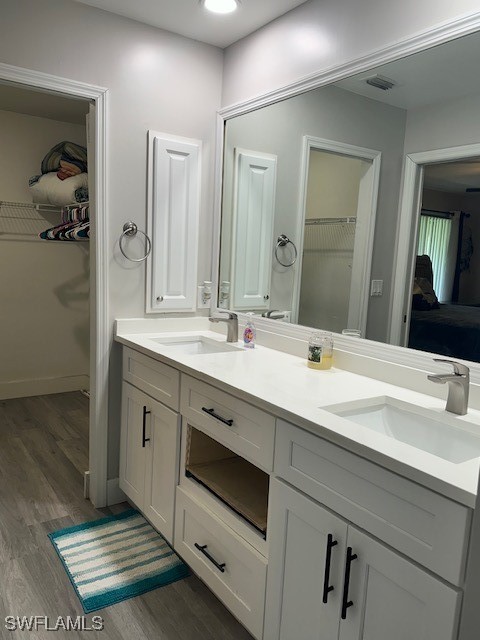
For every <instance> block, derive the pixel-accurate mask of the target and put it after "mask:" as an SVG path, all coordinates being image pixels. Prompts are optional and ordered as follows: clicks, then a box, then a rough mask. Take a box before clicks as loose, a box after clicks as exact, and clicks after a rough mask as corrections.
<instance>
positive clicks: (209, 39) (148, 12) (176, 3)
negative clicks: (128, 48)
mask: <svg viewBox="0 0 480 640" xmlns="http://www.w3.org/2000/svg"><path fill="white" fill-rule="evenodd" d="M76 1H77V2H82V3H83V4H89V5H91V6H92V7H97V8H99V9H103V10H104V11H109V12H111V13H117V14H118V15H120V16H125V17H126V18H132V19H133V20H138V22H144V23H145V24H149V25H152V26H154V27H160V28H161V29H166V30H167V31H173V32H174V33H179V34H180V35H182V36H187V37H188V38H193V39H194V40H200V41H201V42H206V43H208V44H213V45H215V46H217V47H222V48H224V47H228V46H229V45H230V44H233V43H234V42H236V41H237V40H240V39H241V38H244V37H245V36H247V35H249V34H250V33H253V32H254V31H256V30H257V29H259V28H260V27H263V26H264V25H266V24H267V23H269V22H271V21H272V20H274V19H275V18H278V17H279V16H281V15H283V14H284V13H287V11H290V10H291V9H294V8H295V7H298V6H299V5H301V4H303V3H304V2H305V1H306V0H239V2H240V6H239V8H238V9H237V10H236V11H234V12H233V13H229V14H227V15H219V14H214V13H211V12H209V11H206V10H205V9H204V8H203V6H202V4H201V2H200V0H134V2H132V0H76Z"/></svg>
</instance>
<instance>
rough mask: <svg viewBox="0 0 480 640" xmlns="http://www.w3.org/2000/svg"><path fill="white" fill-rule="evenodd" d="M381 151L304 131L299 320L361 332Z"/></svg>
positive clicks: (295, 305)
mask: <svg viewBox="0 0 480 640" xmlns="http://www.w3.org/2000/svg"><path fill="white" fill-rule="evenodd" d="M379 171H380V153H379V152H377V151H373V150H369V149H364V148H361V147H355V146H353V145H347V144H344V143H338V142H333V141H328V140H324V139H321V138H314V137H310V136H305V138H304V166H303V174H304V175H303V179H302V182H303V184H304V198H303V203H304V204H303V215H302V217H301V220H302V229H301V230H299V233H298V237H299V238H300V255H301V269H299V270H298V276H297V277H298V280H297V287H296V291H297V295H296V296H295V295H294V302H293V314H294V318H295V319H296V321H297V322H298V323H299V324H302V325H305V326H308V327H314V328H321V329H327V330H329V331H336V332H341V331H342V329H346V328H350V329H356V330H359V331H360V332H361V333H362V334H363V335H365V328H366V319H367V307H368V281H369V274H370V269H371V256H372V246H373V229H374V226H375V214H376V205H377V191H378V181H379Z"/></svg>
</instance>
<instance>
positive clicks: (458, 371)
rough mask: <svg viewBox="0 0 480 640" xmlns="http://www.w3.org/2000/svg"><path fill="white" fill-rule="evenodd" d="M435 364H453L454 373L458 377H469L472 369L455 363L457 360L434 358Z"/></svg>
mask: <svg viewBox="0 0 480 640" xmlns="http://www.w3.org/2000/svg"><path fill="white" fill-rule="evenodd" d="M433 361H434V362H445V363H446V364H451V365H452V367H453V371H454V373H455V375H456V376H467V377H468V376H469V374H470V369H469V368H468V367H467V366H466V365H464V364H461V363H460V362H455V360H445V358H434V359H433Z"/></svg>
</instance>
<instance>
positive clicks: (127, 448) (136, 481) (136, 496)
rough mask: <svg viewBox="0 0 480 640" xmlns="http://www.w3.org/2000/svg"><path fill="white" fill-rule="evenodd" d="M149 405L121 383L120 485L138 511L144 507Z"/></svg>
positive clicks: (144, 398) (143, 398)
mask: <svg viewBox="0 0 480 640" xmlns="http://www.w3.org/2000/svg"><path fill="white" fill-rule="evenodd" d="M149 402H150V398H149V396H147V395H146V394H145V393H142V392H141V391H139V390H138V389H135V387H132V386H131V385H130V384H128V382H124V383H123V385H122V426H121V434H120V472H119V484H120V489H122V491H123V492H124V493H126V495H127V496H128V497H129V498H130V499H131V500H132V501H133V502H134V504H135V505H136V506H137V507H138V508H139V509H143V506H144V494H145V459H146V450H145V443H144V441H143V435H144V432H143V431H144V423H145V421H146V415H145V412H146V411H147V410H148V404H149Z"/></svg>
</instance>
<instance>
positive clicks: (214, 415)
mask: <svg viewBox="0 0 480 640" xmlns="http://www.w3.org/2000/svg"><path fill="white" fill-rule="evenodd" d="M202 411H205V413H208V415H209V416H212V418H215V419H216V420H220V422H223V424H227V425H228V426H229V427H231V426H232V425H233V420H232V418H222V416H219V415H218V413H215V409H207V407H202Z"/></svg>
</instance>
